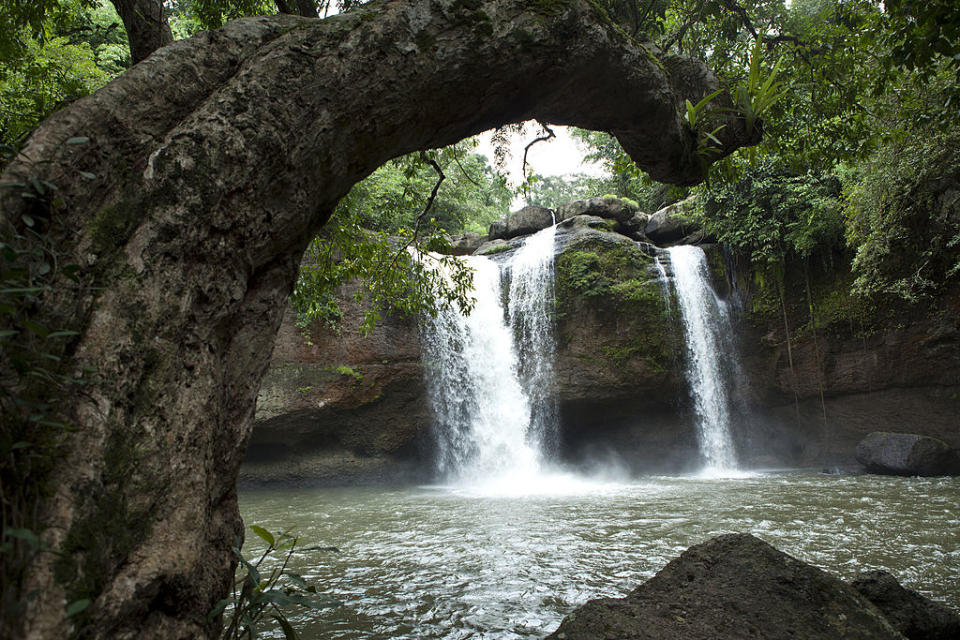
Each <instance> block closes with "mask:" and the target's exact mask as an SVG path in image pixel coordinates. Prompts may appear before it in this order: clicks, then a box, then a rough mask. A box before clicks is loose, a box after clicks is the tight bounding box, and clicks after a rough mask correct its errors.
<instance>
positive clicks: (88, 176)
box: [79, 171, 97, 180]
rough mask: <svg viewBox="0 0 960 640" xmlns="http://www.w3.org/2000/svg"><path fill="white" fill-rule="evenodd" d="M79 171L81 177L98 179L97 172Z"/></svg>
mask: <svg viewBox="0 0 960 640" xmlns="http://www.w3.org/2000/svg"><path fill="white" fill-rule="evenodd" d="M79 173H80V176H81V177H83V178H86V179H87V180H96V179H97V174H95V173H90V172H89V171H80V172H79Z"/></svg>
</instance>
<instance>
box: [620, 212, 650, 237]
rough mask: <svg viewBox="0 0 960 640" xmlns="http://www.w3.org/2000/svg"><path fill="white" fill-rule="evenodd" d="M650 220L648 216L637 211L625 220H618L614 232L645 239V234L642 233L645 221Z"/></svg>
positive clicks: (645, 226) (645, 224)
mask: <svg viewBox="0 0 960 640" xmlns="http://www.w3.org/2000/svg"><path fill="white" fill-rule="evenodd" d="M649 221H650V216H649V215H647V214H646V213H643V212H638V213H635V214H634V215H633V217H631V218H630V219H629V220H627V221H626V222H618V223H617V226H616V232H617V233H622V234H623V235H625V236H628V237H630V238H633V239H634V240H641V241H645V240H647V236H646V234H645V233H644V230H645V229H646V228H647V223H648V222H649Z"/></svg>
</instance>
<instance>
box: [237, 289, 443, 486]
mask: <svg viewBox="0 0 960 640" xmlns="http://www.w3.org/2000/svg"><path fill="white" fill-rule="evenodd" d="M359 287H360V284H359V283H358V282H356V281H351V282H349V283H347V284H345V285H344V286H342V287H340V288H339V289H338V290H337V291H336V299H337V304H338V306H339V308H340V311H341V314H342V317H341V319H340V321H339V322H338V323H337V326H335V327H331V326H327V325H326V324H324V323H323V322H320V321H314V322H312V323H311V324H310V325H309V327H307V328H306V329H303V328H300V327H298V326H296V324H295V319H296V318H295V315H296V314H295V313H294V312H293V311H292V310H288V311H287V313H286V314H285V315H284V318H283V322H282V324H281V326H280V331H279V333H278V334H277V340H276V343H275V345H274V349H273V354H272V357H271V361H270V367H269V369H268V370H267V373H266V375H265V376H264V378H263V382H262V384H261V386H260V393H259V394H258V396H257V412H256V422H255V426H254V430H253V434H252V436H251V439H250V444H249V446H248V447H247V455H246V458H245V460H244V465H243V467H241V470H240V474H239V477H238V479H239V481H240V482H242V483H243V484H247V485H258V484H267V483H284V484H310V485H312V484H340V485H342V484H353V483H366V482H374V481H377V482H389V481H398V480H406V479H409V477H410V474H411V469H412V468H413V467H414V466H415V464H414V463H415V459H416V454H417V450H416V446H415V444H414V443H415V441H416V440H417V438H418V437H421V436H422V435H423V434H424V432H425V429H426V428H427V427H428V426H429V423H430V414H429V408H428V404H427V400H426V387H425V386H424V381H423V369H422V366H421V363H420V340H419V334H418V322H417V318H415V317H403V316H396V315H387V316H386V317H384V318H383V319H382V321H380V322H378V323H377V326H376V327H375V328H374V329H373V331H372V332H370V333H369V334H368V335H361V333H360V326H361V325H362V323H363V321H364V315H365V313H366V312H367V311H368V310H369V306H368V305H367V304H365V303H359V302H357V301H356V299H355V295H356V293H357V290H358V288H359Z"/></svg>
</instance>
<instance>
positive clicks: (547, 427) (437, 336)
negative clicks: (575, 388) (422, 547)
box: [421, 227, 556, 482]
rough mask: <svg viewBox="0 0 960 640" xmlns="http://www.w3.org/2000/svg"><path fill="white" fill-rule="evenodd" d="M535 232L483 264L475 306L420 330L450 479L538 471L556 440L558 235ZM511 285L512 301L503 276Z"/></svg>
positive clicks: (476, 266)
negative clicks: (499, 259)
mask: <svg viewBox="0 0 960 640" xmlns="http://www.w3.org/2000/svg"><path fill="white" fill-rule="evenodd" d="M554 233H555V227H551V228H549V229H545V230H543V231H541V232H539V233H537V234H535V235H533V236H530V237H529V238H527V240H526V242H525V243H524V245H523V246H522V247H521V248H520V249H519V250H517V251H516V252H515V253H514V255H513V256H512V257H511V259H509V261H507V262H506V263H505V264H504V265H503V270H504V273H503V274H501V267H500V266H499V265H498V264H497V263H496V262H494V261H493V260H491V259H489V258H486V257H482V256H470V257H467V258H464V260H466V261H467V262H468V264H469V265H470V267H471V268H473V270H474V275H473V285H474V290H473V297H474V298H475V300H476V304H475V306H474V309H473V311H472V312H471V313H470V314H469V315H466V316H465V315H463V314H461V313H459V312H458V311H457V310H456V309H450V310H446V311H441V312H440V313H439V314H438V315H437V317H436V318H433V319H429V320H425V324H424V330H423V331H422V332H421V335H422V342H423V346H424V363H425V369H426V373H427V383H428V389H429V394H430V401H431V405H432V408H433V412H434V417H435V433H436V437H437V445H438V446H437V448H438V456H437V464H438V471H439V472H440V474H441V476H444V477H446V478H448V479H453V480H460V481H467V482H472V481H485V480H487V479H489V478H494V477H505V476H526V477H530V476H534V475H536V474H537V473H538V472H539V470H540V468H541V466H542V462H543V457H544V451H545V449H546V450H549V447H550V446H552V445H553V442H554V440H555V433H556V409H555V402H554V400H553V396H552V382H553V380H552V377H553V352H554V346H553V332H552V327H551V319H550V318H551V316H550V309H549V307H548V305H549V304H552V298H553V294H552V287H553V238H554ZM502 276H508V277H509V282H510V289H509V293H510V295H509V301H510V302H509V306H508V307H507V308H506V309H505V308H504V306H503V302H502V301H503V288H502V282H503V281H504V280H505V279H506V277H502Z"/></svg>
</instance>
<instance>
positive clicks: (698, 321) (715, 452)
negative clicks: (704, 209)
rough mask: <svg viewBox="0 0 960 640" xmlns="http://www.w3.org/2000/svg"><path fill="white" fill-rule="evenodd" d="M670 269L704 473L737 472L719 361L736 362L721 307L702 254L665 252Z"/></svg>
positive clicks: (684, 249)
mask: <svg viewBox="0 0 960 640" xmlns="http://www.w3.org/2000/svg"><path fill="white" fill-rule="evenodd" d="M667 252H668V255H669V257H670V263H671V265H672V267H673V276H674V277H673V282H674V286H675V288H676V292H677V302H678V306H679V307H680V313H681V315H682V317H683V327H684V335H685V337H686V344H687V356H688V357H687V366H686V374H687V380H688V381H689V383H690V392H691V394H692V395H693V400H694V406H695V408H696V412H697V421H698V429H699V438H700V451H701V454H702V455H703V457H704V460H705V463H706V464H705V468H704V473H705V474H707V475H723V474H725V473H730V472H734V471H736V470H737V459H736V452H735V450H734V445H733V438H732V436H731V433H730V398H729V393H728V391H727V385H726V384H725V382H726V381H725V376H724V375H723V364H722V360H721V359H722V358H724V357H731V358H732V357H735V355H734V350H733V347H732V344H731V343H730V340H729V336H730V335H731V327H730V322H729V317H728V314H727V308H726V304H725V303H724V302H723V301H722V300H720V299H719V298H718V297H717V295H716V294H715V293H714V291H713V288H712V287H711V286H710V273H709V270H708V268H707V258H706V254H705V253H704V252H703V249H701V248H700V247H694V246H679V247H671V248H670V249H667Z"/></svg>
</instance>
